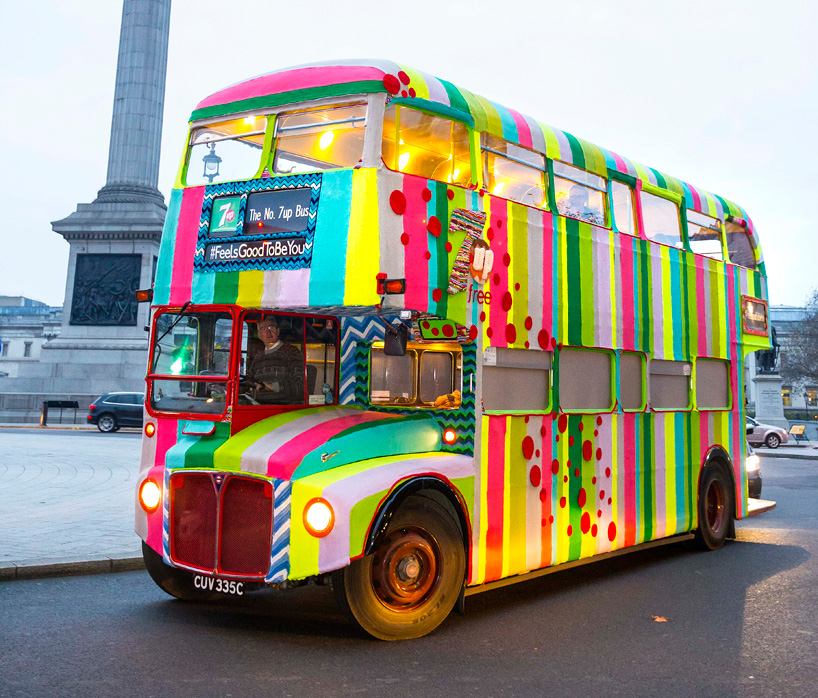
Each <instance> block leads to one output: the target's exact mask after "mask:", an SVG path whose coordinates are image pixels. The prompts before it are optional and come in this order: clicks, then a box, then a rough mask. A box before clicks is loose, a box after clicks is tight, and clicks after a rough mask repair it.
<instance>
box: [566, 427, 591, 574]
mask: <svg viewBox="0 0 818 698" xmlns="http://www.w3.org/2000/svg"><path fill="white" fill-rule="evenodd" d="M581 421H582V415H581V414H572V415H569V416H568V431H567V432H566V433H565V438H566V439H568V460H569V461H571V468H570V470H569V472H568V503H567V505H568V512H569V518H568V520H569V523H570V525H571V537H570V538H569V547H568V559H569V560H578V559H579V558H580V555H581V554H582V530H581V528H580V525H581V523H582V509H580V506H579V491H580V490H581V489H582V471H583V470H584V469H585V463H584V462H583V460H582V432H581V431H580V430H579V424H580V422H581ZM569 435H573V436H574V445H573V446H572V445H571V440H570V436H569ZM575 468H579V469H580V477H574V469H575ZM587 495H588V493H587V492H586V496H587ZM590 496H591V497H593V493H591V494H590Z"/></svg>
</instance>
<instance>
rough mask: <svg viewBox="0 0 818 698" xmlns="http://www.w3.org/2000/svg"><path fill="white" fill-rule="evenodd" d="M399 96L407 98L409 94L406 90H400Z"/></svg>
mask: <svg viewBox="0 0 818 698" xmlns="http://www.w3.org/2000/svg"><path fill="white" fill-rule="evenodd" d="M400 96H401V97H408V96H409V93H408V92H407V91H406V90H401V91H400Z"/></svg>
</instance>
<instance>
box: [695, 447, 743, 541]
mask: <svg viewBox="0 0 818 698" xmlns="http://www.w3.org/2000/svg"><path fill="white" fill-rule="evenodd" d="M733 511H734V507H733V490H732V487H731V484H730V477H729V476H728V475H727V473H726V472H725V470H724V467H722V466H721V465H720V464H717V463H709V464H708V465H706V466H705V468H704V471H703V472H702V476H701V480H700V481H699V528H698V529H697V530H696V543H697V544H698V546H699V547H700V548H702V549H704V550H718V549H719V548H720V547H721V546H722V545H724V541H725V540H726V539H727V534H728V533H729V532H730V526H731V524H732V521H733Z"/></svg>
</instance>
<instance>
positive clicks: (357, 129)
mask: <svg viewBox="0 0 818 698" xmlns="http://www.w3.org/2000/svg"><path fill="white" fill-rule="evenodd" d="M365 125H366V104H342V105H338V106H332V107H319V108H316V109H309V110H302V111H297V112H284V113H282V114H279V115H278V117H277V119H276V131H275V135H276V144H275V159H274V160H273V171H274V172H275V173H276V174H289V173H291V172H296V173H301V172H315V171H316V170H331V169H334V168H338V167H354V166H355V165H357V164H358V162H359V161H360V160H361V156H362V154H363V150H364V131H365V128H364V127H365Z"/></svg>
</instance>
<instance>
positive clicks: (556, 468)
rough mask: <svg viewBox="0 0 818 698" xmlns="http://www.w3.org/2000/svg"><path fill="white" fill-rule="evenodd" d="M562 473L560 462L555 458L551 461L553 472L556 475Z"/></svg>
mask: <svg viewBox="0 0 818 698" xmlns="http://www.w3.org/2000/svg"><path fill="white" fill-rule="evenodd" d="M559 471H560V462H559V461H558V460H557V459H556V458H555V459H554V460H552V461H551V472H552V473H554V475H556V474H557V473H558V472H559Z"/></svg>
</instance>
